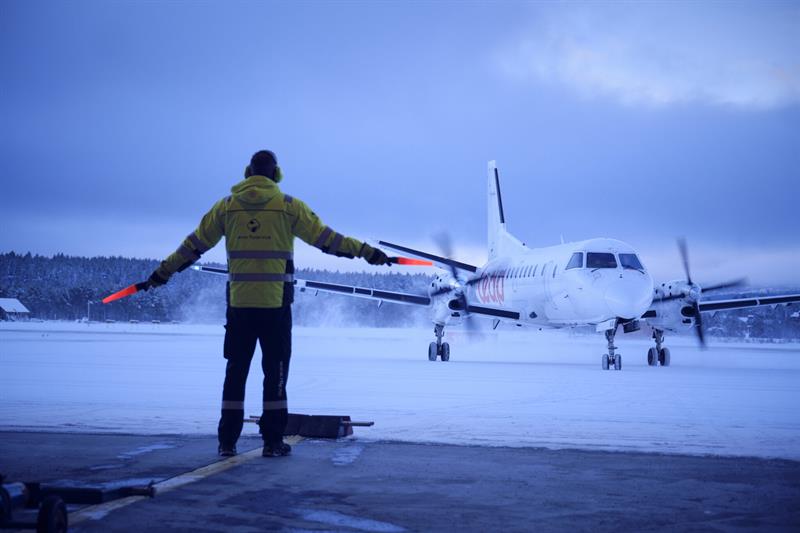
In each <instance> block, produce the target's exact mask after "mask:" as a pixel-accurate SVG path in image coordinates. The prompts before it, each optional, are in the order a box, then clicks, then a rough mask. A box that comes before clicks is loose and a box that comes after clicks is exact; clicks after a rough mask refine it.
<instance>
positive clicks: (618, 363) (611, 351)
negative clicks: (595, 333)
mask: <svg viewBox="0 0 800 533" xmlns="http://www.w3.org/2000/svg"><path fill="white" fill-rule="evenodd" d="M616 334H617V326H616V324H615V325H614V329H608V330H606V341H608V353H607V354H603V357H602V360H601V362H602V365H603V370H608V369H609V368H613V369H614V370H622V356H621V355H620V354H618V353H616V349H617V347H616V346H614V336H615V335H616Z"/></svg>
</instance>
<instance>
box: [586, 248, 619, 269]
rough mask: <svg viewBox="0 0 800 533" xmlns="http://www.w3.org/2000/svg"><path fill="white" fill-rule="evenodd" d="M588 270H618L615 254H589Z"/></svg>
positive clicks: (587, 258) (587, 260)
mask: <svg viewBox="0 0 800 533" xmlns="http://www.w3.org/2000/svg"><path fill="white" fill-rule="evenodd" d="M586 268H592V269H594V268H617V260H616V258H615V257H614V254H606V253H600V252H589V253H587V254H586Z"/></svg>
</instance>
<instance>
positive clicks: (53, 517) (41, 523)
mask: <svg viewBox="0 0 800 533" xmlns="http://www.w3.org/2000/svg"><path fill="white" fill-rule="evenodd" d="M67 527H68V521H67V506H66V505H64V501H63V500H62V499H61V498H59V497H58V496H48V497H47V498H45V499H44V501H43V502H42V505H41V507H39V515H38V516H37V519H36V531H37V532H41V533H45V532H46V533H66V531H67Z"/></svg>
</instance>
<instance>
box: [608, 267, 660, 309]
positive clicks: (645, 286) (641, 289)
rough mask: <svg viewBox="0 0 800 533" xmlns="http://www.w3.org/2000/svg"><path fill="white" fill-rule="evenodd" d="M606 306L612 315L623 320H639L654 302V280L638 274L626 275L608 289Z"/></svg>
mask: <svg viewBox="0 0 800 533" xmlns="http://www.w3.org/2000/svg"><path fill="white" fill-rule="evenodd" d="M605 299H606V304H607V305H608V309H609V310H610V311H611V314H612V315H614V316H618V317H621V318H639V317H641V316H642V315H643V314H644V312H645V311H647V309H648V307H650V304H651V303H652V302H653V280H652V278H650V276H649V275H647V274H641V273H639V272H637V273H636V274H635V275H626V276H624V277H621V278H619V279H616V280H614V282H613V283H612V284H611V285H610V286H609V287H608V288H607V289H606V292H605Z"/></svg>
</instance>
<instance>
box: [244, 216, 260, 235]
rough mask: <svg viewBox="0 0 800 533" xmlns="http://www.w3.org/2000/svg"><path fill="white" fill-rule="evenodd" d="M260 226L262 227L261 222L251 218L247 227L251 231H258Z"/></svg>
mask: <svg viewBox="0 0 800 533" xmlns="http://www.w3.org/2000/svg"><path fill="white" fill-rule="evenodd" d="M259 228H261V223H260V222H259V221H258V220H256V219H254V218H251V219H250V222H248V223H247V229H249V230H250V233H255V232H257V231H258V230H259Z"/></svg>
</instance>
